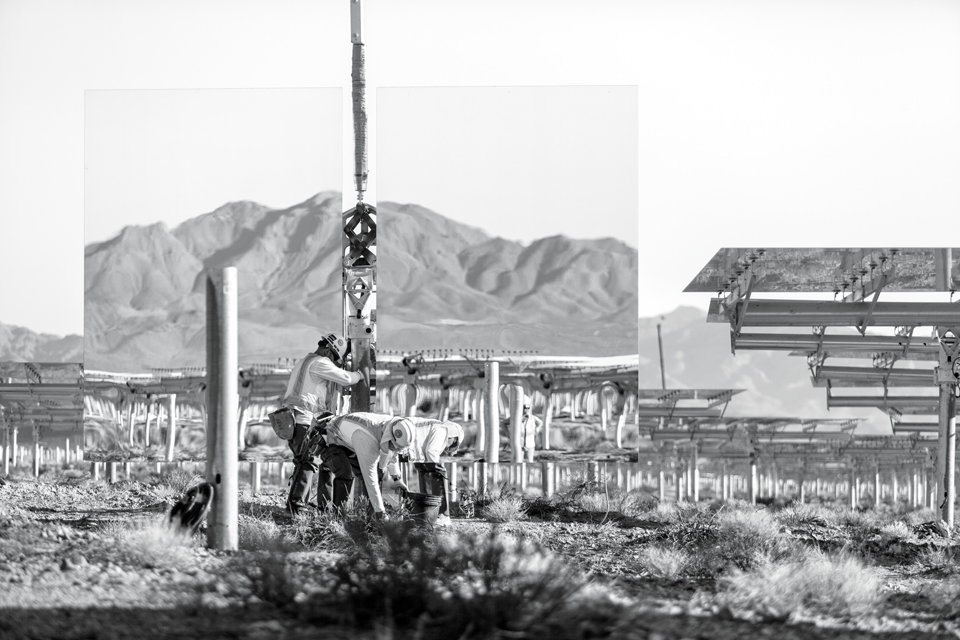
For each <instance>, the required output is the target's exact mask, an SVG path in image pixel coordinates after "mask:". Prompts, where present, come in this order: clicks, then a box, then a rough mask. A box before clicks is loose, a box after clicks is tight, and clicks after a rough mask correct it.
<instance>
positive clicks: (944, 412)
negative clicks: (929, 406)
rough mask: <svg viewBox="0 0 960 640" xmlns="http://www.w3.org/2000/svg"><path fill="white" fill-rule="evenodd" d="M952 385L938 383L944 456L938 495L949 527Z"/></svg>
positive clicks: (952, 469) (953, 444) (953, 427)
mask: <svg viewBox="0 0 960 640" xmlns="http://www.w3.org/2000/svg"><path fill="white" fill-rule="evenodd" d="M953 394H954V391H953V387H951V386H949V385H940V430H941V432H943V433H944V438H943V445H941V446H942V448H944V449H945V450H946V451H945V454H946V455H945V456H944V465H943V478H942V480H941V482H942V483H943V489H942V491H941V493H940V495H941V496H942V498H943V502H942V503H941V504H940V512H941V518H942V519H943V520H944V521H945V522H946V523H947V527H948V528H949V529H951V530H952V529H953V525H954V524H955V522H954V520H955V509H956V506H955V503H956V499H957V485H956V468H957V420H956V413H957V410H956V399H955V397H954V395H953Z"/></svg>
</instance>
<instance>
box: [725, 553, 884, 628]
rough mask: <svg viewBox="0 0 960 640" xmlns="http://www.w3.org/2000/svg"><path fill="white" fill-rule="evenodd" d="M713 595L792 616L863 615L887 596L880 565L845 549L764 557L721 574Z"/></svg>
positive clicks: (763, 612)
mask: <svg viewBox="0 0 960 640" xmlns="http://www.w3.org/2000/svg"><path fill="white" fill-rule="evenodd" d="M719 586H720V590H719V592H718V594H717V595H716V596H715V601H716V602H717V603H719V604H721V605H725V606H727V607H729V608H730V609H731V610H733V611H735V612H739V613H740V614H741V615H758V616H760V617H763V618H773V619H789V618H791V617H795V616H796V615H798V614H801V613H812V614H827V615H834V616H860V615H866V614H870V613H873V612H875V611H876V610H877V608H878V607H879V606H880V604H881V603H882V602H883V599H884V598H883V594H882V586H883V580H882V579H881V576H880V574H879V572H878V571H876V570H875V569H872V568H870V567H867V566H865V565H864V564H863V562H862V561H861V560H859V559H858V558H856V557H854V556H852V555H849V554H845V553H841V554H836V555H825V554H823V553H820V552H809V553H808V554H807V555H806V557H805V558H803V559H800V560H795V561H792V562H784V563H774V562H765V563H763V564H761V565H760V566H758V567H756V568H754V569H753V570H751V571H734V572H732V573H731V574H729V575H727V576H725V577H723V578H722V579H721V581H720V583H719Z"/></svg>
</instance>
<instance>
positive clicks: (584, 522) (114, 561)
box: [0, 451, 960, 640]
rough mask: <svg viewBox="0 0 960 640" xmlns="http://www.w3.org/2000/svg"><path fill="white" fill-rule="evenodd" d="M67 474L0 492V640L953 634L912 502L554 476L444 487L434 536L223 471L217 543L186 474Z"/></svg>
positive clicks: (936, 546)
mask: <svg viewBox="0 0 960 640" xmlns="http://www.w3.org/2000/svg"><path fill="white" fill-rule="evenodd" d="M623 453H628V452H626V451H623ZM71 467H72V468H70V467H67V466H59V467H55V466H48V467H44V468H43V469H42V470H41V471H42V472H41V475H40V477H39V478H34V477H33V476H32V473H31V471H32V470H30V469H17V470H15V471H14V472H13V473H11V474H10V475H9V476H8V477H6V478H5V479H4V481H3V484H2V486H0V582H2V583H3V586H2V589H0V611H2V613H0V637H3V638H31V639H54V638H57V639H65V640H66V639H81V638H83V639H92V638H97V639H100V638H104V639H106V638H129V637H137V638H144V639H146V638H213V637H223V638H251V639H255V638H271V639H274V638H308V637H317V636H318V632H321V631H322V632H323V634H324V636H325V637H343V638H423V639H428V638H438V639H439V638H638V639H647V638H651V639H667V638H676V639H680V638H730V639H732V638H752V637H776V638H781V639H794V638H883V639H888V638H889V639H899V638H929V639H933V638H953V637H957V636H960V622H958V620H957V616H958V614H960V547H958V545H957V539H956V532H948V531H946V530H943V529H941V528H939V527H938V526H936V525H935V524H933V521H934V520H935V518H934V513H933V512H931V511H929V510H927V511H924V510H921V511H910V510H907V509H904V508H902V507H901V506H896V505H885V506H883V507H882V508H881V509H879V510H868V511H859V510H858V511H851V510H849V509H846V508H844V507H843V506H840V505H834V504H832V503H829V502H826V501H825V502H822V503H817V502H814V503H812V504H804V505H798V504H783V503H780V504H777V503H774V504H769V505H751V504H747V503H746V502H743V501H739V500H731V501H727V502H721V501H711V500H704V501H702V502H701V503H699V504H689V503H681V504H677V503H673V502H667V503H660V502H659V501H658V500H657V498H656V491H655V490H654V489H653V488H652V487H641V488H639V489H636V490H633V491H630V492H626V493H625V492H621V491H618V490H616V489H612V488H610V487H607V486H601V484H600V483H596V482H592V481H587V480H586V479H585V478H584V477H573V478H571V480H570V482H569V483H567V484H566V485H564V486H561V487H559V488H558V492H557V493H556V494H555V495H553V496H551V497H549V498H545V497H543V496H538V495H536V494H537V491H536V490H531V491H530V492H529V493H527V494H526V495H523V494H521V493H520V492H519V491H517V490H516V489H514V488H512V487H509V486H507V485H498V486H497V487H491V490H490V491H489V492H488V493H486V494H485V495H477V494H476V493H475V492H473V491H471V490H470V489H469V488H467V489H464V490H462V491H461V492H460V494H459V495H458V496H457V497H458V503H457V505H456V508H455V510H454V513H453V515H454V518H453V520H452V526H450V527H444V528H436V529H435V528H431V527H429V526H424V525H423V524H421V523H418V522H415V521H413V520H412V519H411V517H410V514H409V513H407V512H406V511H405V509H404V508H403V506H401V507H400V508H399V509H398V510H397V511H395V512H393V513H392V514H391V517H390V519H389V520H388V521H387V522H385V523H376V522H373V521H372V520H370V519H369V518H368V517H367V516H366V511H365V505H363V504H361V503H359V502H358V504H357V505H352V506H351V507H350V508H349V509H348V510H347V512H346V513H344V514H342V515H341V516H340V517H334V516H332V515H330V514H325V513H319V512H310V513H306V514H300V515H298V516H297V517H295V518H292V517H290V516H289V515H288V514H287V513H285V511H284V509H283V503H284V497H285V490H286V488H285V487H281V486H279V485H277V484H276V483H273V482H272V478H269V477H268V478H265V479H264V482H263V484H262V485H261V491H260V492H259V493H257V494H253V493H252V492H251V490H250V489H251V484H250V481H251V478H250V477H249V476H248V475H246V471H245V469H244V467H245V465H241V469H242V475H241V478H240V481H241V485H240V486H241V495H240V521H239V535H240V544H239V550H238V551H232V552H227V551H215V550H211V549H208V548H206V538H205V535H204V529H203V526H201V528H200V529H199V530H198V531H197V532H195V533H194V534H192V535H189V534H187V535H184V534H183V533H180V532H178V531H177V530H175V529H173V528H171V527H169V526H168V525H167V523H166V521H167V514H168V512H169V510H170V508H171V506H172V505H173V504H174V503H175V502H176V501H177V500H178V498H179V497H180V496H181V495H182V493H183V492H184V491H185V490H186V489H187V488H189V487H190V486H191V485H193V484H196V483H199V482H201V480H202V478H201V476H200V475H198V474H201V473H202V471H203V469H202V463H197V464H191V463H184V464H181V465H169V466H166V467H165V468H163V469H161V472H160V473H157V471H156V465H155V464H146V463H139V464H134V465H132V468H131V475H130V477H127V478H123V479H121V480H120V481H119V482H117V483H115V484H109V483H106V482H104V481H103V480H98V481H95V480H93V479H92V478H91V475H90V472H89V468H90V465H89V464H81V465H79V466H78V465H71ZM944 534H946V535H944Z"/></svg>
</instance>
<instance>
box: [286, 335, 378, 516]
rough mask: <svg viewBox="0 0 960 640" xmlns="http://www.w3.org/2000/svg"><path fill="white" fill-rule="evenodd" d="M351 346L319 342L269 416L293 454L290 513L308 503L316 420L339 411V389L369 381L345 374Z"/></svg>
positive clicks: (336, 339)
mask: <svg viewBox="0 0 960 640" xmlns="http://www.w3.org/2000/svg"><path fill="white" fill-rule="evenodd" d="M349 345H350V343H349V342H347V341H346V340H344V339H343V338H341V337H340V336H337V335H336V334H333V333H331V334H327V335H325V336H323V338H321V339H320V341H319V342H318V343H317V350H316V351H314V352H313V353H309V354H307V355H306V356H305V357H304V358H302V359H301V360H300V361H298V362H297V364H296V365H295V366H294V367H293V371H291V373H290V378H289V379H288V381H287V388H286V392H285V394H284V397H283V400H282V402H281V405H282V406H281V408H280V409H279V410H277V411H275V412H274V413H271V414H270V423H271V426H273V429H274V431H276V432H277V435H278V436H280V437H281V438H283V439H284V440H287V441H288V445H289V447H290V450H291V451H293V475H292V476H291V477H290V493H289V495H288V497H287V510H288V511H290V513H292V514H296V513H297V512H299V511H300V510H301V509H302V508H303V507H304V506H305V505H306V504H307V502H308V501H309V498H310V492H311V491H310V490H311V485H312V481H313V476H314V474H315V473H316V472H317V470H318V468H319V467H318V459H317V456H316V454H315V453H311V451H310V447H309V446H308V443H307V440H306V436H307V432H308V431H309V429H310V427H311V425H312V424H313V423H314V421H315V420H317V419H324V418H327V417H329V416H331V415H333V412H334V411H335V410H336V408H337V400H338V397H339V389H338V388H337V387H338V386H350V385H354V384H357V383H358V382H360V381H362V380H364V379H366V378H367V376H366V375H365V374H363V373H360V372H356V371H345V370H344V369H343V368H342V367H343V362H344V358H346V356H347V353H348V351H349Z"/></svg>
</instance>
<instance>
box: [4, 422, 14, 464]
mask: <svg viewBox="0 0 960 640" xmlns="http://www.w3.org/2000/svg"><path fill="white" fill-rule="evenodd" d="M12 457H13V454H12V452H11V451H10V425H9V424H6V422H4V425H3V475H5V476H8V475H10V460H11V459H12Z"/></svg>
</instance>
